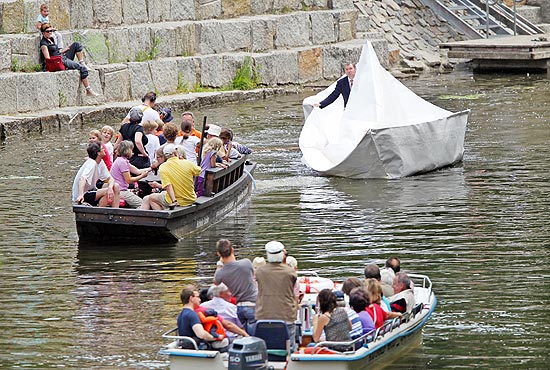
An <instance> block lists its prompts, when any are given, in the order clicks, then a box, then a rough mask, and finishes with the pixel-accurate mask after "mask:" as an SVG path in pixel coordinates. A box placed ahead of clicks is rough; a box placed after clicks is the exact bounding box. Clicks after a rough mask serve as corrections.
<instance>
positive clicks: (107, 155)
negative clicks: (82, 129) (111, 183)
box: [88, 130, 113, 171]
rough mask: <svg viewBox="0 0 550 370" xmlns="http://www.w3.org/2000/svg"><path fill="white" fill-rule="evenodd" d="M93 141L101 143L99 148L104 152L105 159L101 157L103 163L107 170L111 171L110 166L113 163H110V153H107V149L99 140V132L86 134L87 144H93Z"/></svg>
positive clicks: (94, 131) (93, 131)
mask: <svg viewBox="0 0 550 370" xmlns="http://www.w3.org/2000/svg"><path fill="white" fill-rule="evenodd" d="M94 141H97V142H99V143H101V147H102V148H103V150H105V157H103V162H105V165H106V166H107V169H108V170H109V171H111V166H112V165H113V163H112V162H111V153H109V149H107V147H106V146H105V144H103V141H102V139H101V132H99V130H92V131H90V133H89V134H88V143H93V142H94Z"/></svg>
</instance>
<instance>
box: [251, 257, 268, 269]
mask: <svg viewBox="0 0 550 370" xmlns="http://www.w3.org/2000/svg"><path fill="white" fill-rule="evenodd" d="M265 264H266V262H265V258H263V257H254V259H253V260H252V267H253V268H254V270H256V269H257V268H258V267H260V266H263V265H265Z"/></svg>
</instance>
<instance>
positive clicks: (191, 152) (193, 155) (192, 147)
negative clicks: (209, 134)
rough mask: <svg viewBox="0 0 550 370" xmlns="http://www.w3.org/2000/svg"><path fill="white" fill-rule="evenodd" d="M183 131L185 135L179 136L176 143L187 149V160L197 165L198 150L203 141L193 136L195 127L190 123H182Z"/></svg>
mask: <svg viewBox="0 0 550 370" xmlns="http://www.w3.org/2000/svg"><path fill="white" fill-rule="evenodd" d="M181 131H182V132H183V135H182V136H178V137H177V138H176V140H175V141H174V143H176V144H179V145H181V146H183V148H184V149H185V158H186V159H187V160H188V161H191V162H193V164H197V149H198V145H199V143H200V141H201V139H199V138H198V137H196V136H192V135H191V134H192V133H193V126H192V125H191V123H190V122H188V121H183V122H182V123H181Z"/></svg>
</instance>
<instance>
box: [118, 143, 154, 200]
mask: <svg viewBox="0 0 550 370" xmlns="http://www.w3.org/2000/svg"><path fill="white" fill-rule="evenodd" d="M133 149H134V144H133V143H132V142H131V141H130V140H124V141H122V142H121V143H120V144H119V145H118V157H117V158H116V159H115V163H113V167H112V168H111V176H112V177H113V179H115V182H116V183H117V184H118V185H119V186H120V197H121V198H122V199H124V200H125V201H126V204H127V205H128V207H130V208H139V207H141V204H142V203H143V200H142V199H141V198H140V197H139V196H137V195H136V194H135V193H134V192H132V191H131V190H128V185H130V184H133V183H135V182H138V181H139V180H141V179H143V178H144V177H146V176H147V174H148V173H149V168H145V169H141V170H140V169H138V168H136V167H135V166H132V165H131V164H130V157H131V156H132V154H133ZM132 173H135V174H139V175H137V176H132Z"/></svg>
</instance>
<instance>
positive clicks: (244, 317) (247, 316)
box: [237, 306, 256, 334]
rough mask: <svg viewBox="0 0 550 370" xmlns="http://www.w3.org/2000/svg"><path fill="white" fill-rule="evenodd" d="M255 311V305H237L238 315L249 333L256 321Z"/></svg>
mask: <svg viewBox="0 0 550 370" xmlns="http://www.w3.org/2000/svg"><path fill="white" fill-rule="evenodd" d="M255 312H256V307H255V306H237V317H238V318H239V320H240V321H241V323H242V324H243V326H244V330H246V332H247V333H248V334H250V333H252V330H253V328H254V323H256V315H255Z"/></svg>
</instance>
